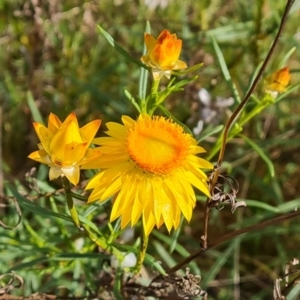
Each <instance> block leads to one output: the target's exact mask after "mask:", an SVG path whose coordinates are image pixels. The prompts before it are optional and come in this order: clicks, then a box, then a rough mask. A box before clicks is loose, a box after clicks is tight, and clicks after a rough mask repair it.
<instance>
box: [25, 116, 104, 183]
mask: <svg viewBox="0 0 300 300" xmlns="http://www.w3.org/2000/svg"><path fill="white" fill-rule="evenodd" d="M100 124H101V120H95V121H92V122H90V123H88V124H87V125H85V126H84V127H82V128H79V126H78V122H77V118H76V115H75V113H71V114H70V115H69V116H68V117H67V118H66V119H65V121H64V122H63V123H62V122H61V121H60V120H59V118H58V117H57V116H56V115H55V114H52V113H51V114H50V116H49V120H48V127H46V126H44V125H43V124H41V123H38V122H34V123H33V126H34V129H35V131H36V134H37V135H38V137H39V139H40V141H41V143H40V144H38V148H39V150H38V151H34V152H32V153H31V154H30V155H29V156H28V157H29V158H31V159H33V160H36V161H38V162H40V163H43V164H46V165H48V166H49V167H50V171H49V178H50V180H52V179H55V178H57V177H59V176H66V177H67V178H68V179H69V181H70V182H72V183H73V184H74V185H76V184H77V183H78V181H79V175H80V167H81V168H82V169H86V167H85V164H86V163H89V162H90V161H91V160H93V159H95V158H96V157H98V156H100V151H99V148H95V149H88V147H89V146H90V144H91V142H92V140H93V138H94V137H95V135H96V133H97V131H98V129H99V127H100Z"/></svg>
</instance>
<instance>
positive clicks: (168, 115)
mask: <svg viewBox="0 0 300 300" xmlns="http://www.w3.org/2000/svg"><path fill="white" fill-rule="evenodd" d="M158 107H159V108H160V110H161V111H162V112H163V113H164V114H165V115H166V116H167V117H169V118H171V119H172V120H174V121H175V122H176V123H178V124H179V125H181V126H182V127H183V128H184V131H186V132H187V133H189V134H191V135H193V133H192V132H191V130H190V129H189V128H188V127H187V126H186V125H185V124H183V123H182V122H180V121H179V120H177V119H176V118H175V117H174V116H173V115H172V114H171V113H170V112H169V111H168V110H167V109H166V108H165V107H164V106H162V105H159V106H158Z"/></svg>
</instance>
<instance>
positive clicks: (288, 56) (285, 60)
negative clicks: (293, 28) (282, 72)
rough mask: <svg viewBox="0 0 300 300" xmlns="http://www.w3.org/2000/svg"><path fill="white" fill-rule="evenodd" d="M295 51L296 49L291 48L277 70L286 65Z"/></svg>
mask: <svg viewBox="0 0 300 300" xmlns="http://www.w3.org/2000/svg"><path fill="white" fill-rule="evenodd" d="M295 51H296V47H293V48H292V49H291V50H290V51H289V52H288V53H287V54H286V55H285V56H284V57H283V59H282V60H281V62H280V64H279V68H284V67H285V66H286V65H287V61H288V60H289V59H290V57H291V56H292V54H293V53H294V52H295Z"/></svg>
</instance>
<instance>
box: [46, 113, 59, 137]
mask: <svg viewBox="0 0 300 300" xmlns="http://www.w3.org/2000/svg"><path fill="white" fill-rule="evenodd" d="M61 124H62V123H61V121H60V119H59V118H58V117H57V115H55V114H53V113H50V115H49V119H48V129H49V130H50V131H51V132H52V133H53V134H55V133H56V132H57V130H58V128H59V127H60V126H61Z"/></svg>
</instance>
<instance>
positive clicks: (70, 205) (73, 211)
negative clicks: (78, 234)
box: [62, 176, 82, 230]
mask: <svg viewBox="0 0 300 300" xmlns="http://www.w3.org/2000/svg"><path fill="white" fill-rule="evenodd" d="M62 182H63V188H64V191H65V197H66V200H67V205H68V209H69V211H70V214H71V217H72V220H73V223H74V224H75V226H76V227H77V229H79V230H81V228H82V227H81V225H80V221H79V217H78V214H77V210H76V207H75V205H74V202H73V197H72V193H71V188H70V182H69V180H68V179H67V177H65V176H64V177H62Z"/></svg>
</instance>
